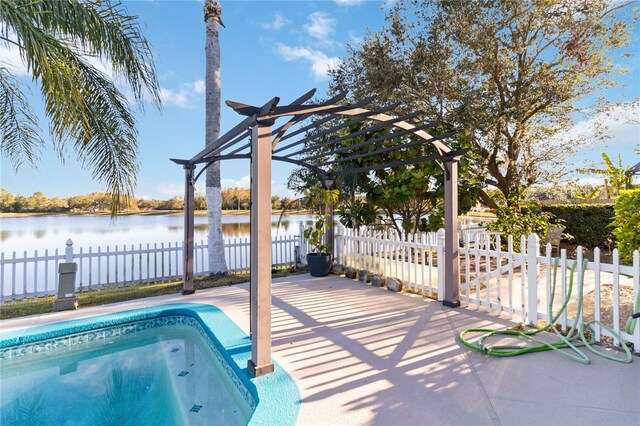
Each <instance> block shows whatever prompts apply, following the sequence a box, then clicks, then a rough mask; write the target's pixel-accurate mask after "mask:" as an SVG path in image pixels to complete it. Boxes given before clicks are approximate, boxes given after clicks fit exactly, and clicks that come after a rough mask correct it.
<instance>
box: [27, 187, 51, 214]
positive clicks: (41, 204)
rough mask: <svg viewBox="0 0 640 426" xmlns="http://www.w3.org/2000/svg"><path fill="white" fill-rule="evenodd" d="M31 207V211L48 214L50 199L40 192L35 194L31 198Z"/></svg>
mask: <svg viewBox="0 0 640 426" xmlns="http://www.w3.org/2000/svg"><path fill="white" fill-rule="evenodd" d="M29 206H30V210H31V211H34V212H46V211H47V210H48V208H49V199H48V198H47V196H46V195H44V193H42V192H40V191H38V192H34V193H33V195H32V196H31V197H29Z"/></svg>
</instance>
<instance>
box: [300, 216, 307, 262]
mask: <svg viewBox="0 0 640 426" xmlns="http://www.w3.org/2000/svg"><path fill="white" fill-rule="evenodd" d="M298 244H300V251H299V254H300V264H301V265H306V264H307V262H306V260H307V259H306V256H307V241H306V240H305V238H304V222H302V221H301V220H300V221H298Z"/></svg>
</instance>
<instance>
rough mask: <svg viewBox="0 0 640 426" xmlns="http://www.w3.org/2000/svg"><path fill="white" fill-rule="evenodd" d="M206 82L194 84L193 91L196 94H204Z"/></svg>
mask: <svg viewBox="0 0 640 426" xmlns="http://www.w3.org/2000/svg"><path fill="white" fill-rule="evenodd" d="M204 89H205V85H204V80H196V81H194V82H193V91H194V92H196V93H204Z"/></svg>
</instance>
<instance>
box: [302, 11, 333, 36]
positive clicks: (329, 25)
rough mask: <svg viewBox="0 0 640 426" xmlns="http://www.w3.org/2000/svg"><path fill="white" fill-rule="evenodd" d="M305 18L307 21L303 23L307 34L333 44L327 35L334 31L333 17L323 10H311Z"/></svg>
mask: <svg viewBox="0 0 640 426" xmlns="http://www.w3.org/2000/svg"><path fill="white" fill-rule="evenodd" d="M307 19H308V20H309V23H307V24H304V30H305V32H306V33H307V34H309V35H310V36H311V37H313V38H315V39H316V40H318V41H321V42H323V43H324V44H333V42H332V41H331V40H330V39H329V37H330V36H331V35H332V34H333V32H334V28H333V27H334V26H335V24H336V20H335V19H333V18H332V17H331V16H330V15H329V14H327V13H324V12H313V13H312V14H311V15H309V16H308V17H307Z"/></svg>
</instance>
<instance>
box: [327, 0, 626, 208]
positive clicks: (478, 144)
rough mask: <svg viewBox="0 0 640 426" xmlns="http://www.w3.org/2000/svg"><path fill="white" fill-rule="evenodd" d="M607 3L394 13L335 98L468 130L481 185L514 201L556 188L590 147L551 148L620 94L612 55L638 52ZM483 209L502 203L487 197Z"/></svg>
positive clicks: (427, 4)
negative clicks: (571, 158) (387, 105)
mask: <svg viewBox="0 0 640 426" xmlns="http://www.w3.org/2000/svg"><path fill="white" fill-rule="evenodd" d="M625 6H627V4H621V3H619V2H611V1H608V0H592V1H588V2H587V1H573V0H523V1H504V0H488V1H482V2H480V1H469V2H462V3H460V2H452V1H448V0H428V1H420V0H411V1H404V2H396V3H395V6H394V7H392V9H391V10H390V11H389V12H388V14H387V18H386V19H387V24H386V26H385V28H383V30H382V31H380V32H379V33H370V34H368V35H367V36H366V37H365V39H364V41H363V42H362V43H361V44H360V45H357V46H354V45H352V46H350V47H349V51H348V54H347V56H346V57H345V58H343V60H342V61H341V63H340V65H339V66H338V67H337V68H336V69H335V70H334V71H333V72H332V77H333V80H332V83H331V88H332V89H333V90H334V91H338V90H344V89H349V90H350V91H351V93H352V94H353V96H354V97H355V98H358V99H360V98H364V97H366V96H370V95H376V96H377V99H379V101H380V102H386V101H390V100H396V99H402V100H403V101H404V102H405V105H404V109H403V110H402V111H401V112H406V111H407V110H415V109H419V110H422V111H424V113H425V118H427V119H432V120H433V119H435V120H439V121H442V122H444V123H449V125H451V126H452V127H456V128H458V127H462V128H464V129H466V135H467V136H468V138H469V141H470V143H471V146H472V148H473V151H474V153H475V155H476V156H477V161H475V162H474V164H475V174H476V176H478V177H479V178H481V179H483V180H484V181H485V183H486V184H487V185H489V186H490V187H494V188H497V189H498V190H499V191H500V192H501V193H502V194H503V197H504V199H506V200H510V199H513V197H511V195H512V194H514V193H518V192H520V190H521V189H522V188H527V187H528V186H530V185H533V184H535V183H540V182H545V181H550V180H551V181H552V180H553V179H554V178H555V177H557V175H558V173H559V172H560V171H561V170H563V167H564V162H563V159H564V155H565V154H567V153H570V152H571V151H572V150H573V148H574V147H576V146H577V145H578V144H579V143H580V142H584V140H576V139H573V138H565V139H563V140H555V141H554V142H553V143H550V141H552V140H553V139H552V138H553V137H554V136H555V135H558V133H559V132H561V131H563V130H566V129H568V128H569V126H570V125H571V115H572V114H573V113H575V112H576V111H577V110H578V108H577V107H576V105H577V104H578V101H580V100H582V99H583V98H584V97H585V96H586V95H591V94H594V93H596V92H597V91H598V90H600V89H603V88H607V87H609V86H612V85H615V84H616V83H615V81H614V80H613V77H612V75H613V72H614V71H615V65H614V63H613V62H612V61H611V52H612V51H613V50H615V49H617V48H620V47H624V46H626V45H627V44H628V42H629V29H628V28H627V24H626V23H625V22H624V21H622V20H620V19H618V18H617V17H616V11H618V10H620V9H621V8H623V7H625ZM481 195H482V199H483V201H484V202H485V203H487V204H489V205H491V206H494V207H495V203H494V202H493V200H492V199H491V198H490V197H488V196H487V195H486V193H483V192H482V193H481Z"/></svg>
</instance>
